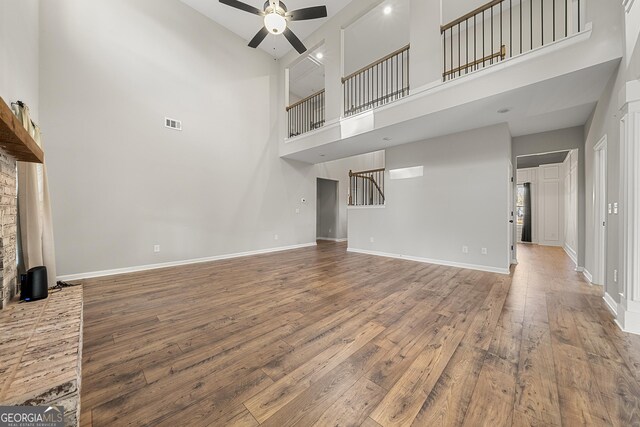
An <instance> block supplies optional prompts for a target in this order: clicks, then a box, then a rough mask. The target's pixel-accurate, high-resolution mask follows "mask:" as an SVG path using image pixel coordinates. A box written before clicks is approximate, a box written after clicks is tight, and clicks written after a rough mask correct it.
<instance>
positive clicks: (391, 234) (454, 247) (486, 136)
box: [349, 125, 511, 270]
mask: <svg viewBox="0 0 640 427" xmlns="http://www.w3.org/2000/svg"><path fill="white" fill-rule="evenodd" d="M510 160H511V135H510V134H509V130H508V128H507V126H506V125H497V126H492V127H487V128H483V129H476V130H474V131H469V132H464V133H459V134H455V135H450V136H446V137H441V138H435V139H431V140H428V141H424V142H418V143H414V144H407V145H401V146H398V147H394V148H391V149H389V150H387V152H386V160H385V161H386V166H387V171H389V170H392V169H398V168H406V167H414V166H421V165H422V166H424V176H423V177H421V178H412V179H407V180H388V181H387V182H386V191H385V193H386V194H385V196H386V201H387V204H386V208H383V209H353V210H350V211H349V247H350V248H352V249H356V250H365V251H373V252H380V253H386V254H392V255H403V256H410V257H417V258H423V259H428V260H433V261H436V262H443V263H454V264H461V265H466V266H477V267H480V268H483V269H492V270H506V269H507V268H508V267H509V261H510V259H509V246H510V245H509V238H508V227H509V225H508V209H507V206H508V202H509V189H510V182H509V162H510ZM387 179H388V176H387ZM371 238H373V242H372V241H371ZM463 246H468V247H469V253H468V254H465V253H463V252H462V247H463ZM482 248H487V249H488V254H487V255H482V254H481V249H482Z"/></svg>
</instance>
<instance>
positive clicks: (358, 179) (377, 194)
mask: <svg viewBox="0 0 640 427" xmlns="http://www.w3.org/2000/svg"><path fill="white" fill-rule="evenodd" d="M384 172H385V169H373V170H368V171H362V172H353V171H349V206H379V205H384V203H385V197H384Z"/></svg>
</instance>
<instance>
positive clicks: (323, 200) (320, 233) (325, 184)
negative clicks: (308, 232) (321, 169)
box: [316, 178, 338, 239]
mask: <svg viewBox="0 0 640 427" xmlns="http://www.w3.org/2000/svg"><path fill="white" fill-rule="evenodd" d="M316 194H317V202H316V209H317V215H316V236H317V238H318V239H337V238H338V237H337V232H338V181H333V180H330V179H323V178H318V181H317V193H316Z"/></svg>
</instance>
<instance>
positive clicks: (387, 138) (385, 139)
mask: <svg viewBox="0 0 640 427" xmlns="http://www.w3.org/2000/svg"><path fill="white" fill-rule="evenodd" d="M391 139H392V138H390V137H388V136H385V137H384V138H382V140H383V141H391Z"/></svg>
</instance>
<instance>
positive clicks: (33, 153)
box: [0, 98, 44, 163]
mask: <svg viewBox="0 0 640 427" xmlns="http://www.w3.org/2000/svg"><path fill="white" fill-rule="evenodd" d="M0 148H1V149H2V150H4V151H5V152H6V153H7V154H10V155H11V156H13V157H15V158H16V160H18V161H21V162H31V163H44V152H43V151H42V149H41V148H40V147H39V146H38V144H36V142H35V141H34V140H33V138H32V137H31V135H29V132H27V130H26V129H25V128H24V126H22V123H20V120H18V118H17V117H16V116H15V114H13V111H11V108H9V106H8V105H7V103H6V102H4V100H3V99H2V98H0Z"/></svg>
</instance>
